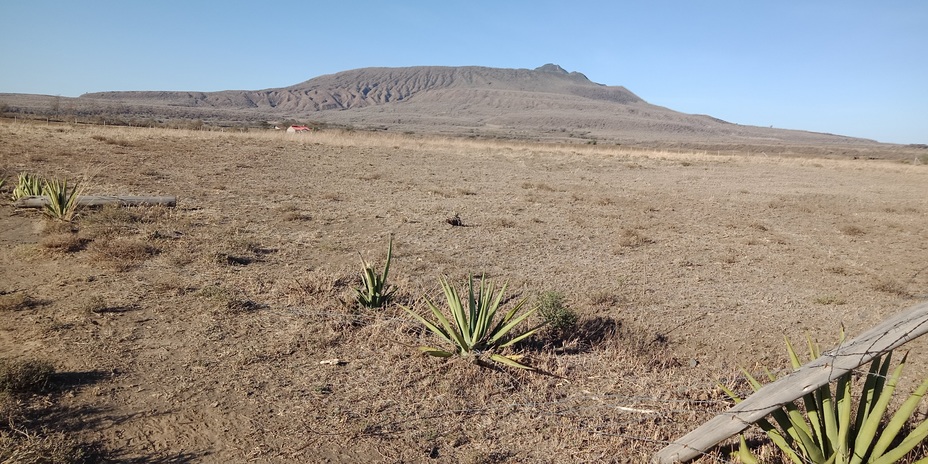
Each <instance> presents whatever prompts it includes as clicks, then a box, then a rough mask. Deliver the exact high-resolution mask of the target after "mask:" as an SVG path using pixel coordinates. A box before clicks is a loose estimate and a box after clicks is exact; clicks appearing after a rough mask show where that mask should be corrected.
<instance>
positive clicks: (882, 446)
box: [871, 358, 928, 459]
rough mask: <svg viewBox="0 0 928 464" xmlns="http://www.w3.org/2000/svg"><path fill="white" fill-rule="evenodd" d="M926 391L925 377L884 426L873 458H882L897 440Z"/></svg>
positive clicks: (926, 382)
mask: <svg viewBox="0 0 928 464" xmlns="http://www.w3.org/2000/svg"><path fill="white" fill-rule="evenodd" d="M904 362H905V358H903V361H901V362H900V365H901V363H904ZM926 392H928V379H925V381H924V382H922V383H921V385H919V386H918V388H916V389H915V391H914V392H912V394H911V395H909V397H908V398H907V399H906V400H905V402H903V403H902V405H900V406H899V409H897V410H896V413H895V414H893V417H892V419H890V421H889V422H888V423H887V424H886V426H885V427H884V429H883V432H882V433H881V434H880V439H879V440H878V441H877V443H876V445H874V447H873V453H872V454H871V459H876V458H880V457H882V456H883V454H884V453H886V450H887V449H888V448H889V445H891V444H892V442H893V441H895V439H896V436H897V435H898V434H899V431H900V430H902V427H903V426H905V424H906V423H907V422H908V421H909V420H910V419H911V418H912V415H913V414H915V411H916V410H917V409H918V405H919V404H920V403H921V401H922V398H923V397H924V396H925V393H926ZM910 436H911V434H910Z"/></svg>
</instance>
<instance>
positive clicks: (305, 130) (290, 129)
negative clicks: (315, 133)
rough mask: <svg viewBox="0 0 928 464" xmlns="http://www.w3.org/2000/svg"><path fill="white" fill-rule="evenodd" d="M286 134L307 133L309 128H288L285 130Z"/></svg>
mask: <svg viewBox="0 0 928 464" xmlns="http://www.w3.org/2000/svg"><path fill="white" fill-rule="evenodd" d="M287 132H288V133H296V132H309V128H308V127H306V126H290V127H288V128H287Z"/></svg>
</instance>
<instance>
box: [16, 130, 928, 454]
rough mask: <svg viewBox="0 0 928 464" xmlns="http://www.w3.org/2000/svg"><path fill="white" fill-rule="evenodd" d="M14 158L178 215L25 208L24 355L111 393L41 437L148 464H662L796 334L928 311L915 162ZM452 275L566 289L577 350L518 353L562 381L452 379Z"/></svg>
mask: <svg viewBox="0 0 928 464" xmlns="http://www.w3.org/2000/svg"><path fill="white" fill-rule="evenodd" d="M107 140H113V141H125V142H126V143H110V142H106V141H107ZM0 142H2V143H0V172H2V173H4V175H5V176H7V178H8V179H9V176H11V175H15V174H16V173H18V172H21V171H28V172H34V173H39V174H42V175H55V176H57V177H61V178H84V179H88V181H87V182H86V184H85V186H86V188H87V189H88V193H93V194H151V195H177V196H178V197H179V200H178V206H177V208H174V209H168V208H160V207H134V208H115V207H112V208H103V209H98V210H85V211H82V213H81V215H80V216H79V217H78V219H77V220H76V221H75V222H74V223H73V227H74V229H70V228H68V229H64V230H62V229H52V228H53V227H63V226H47V225H46V224H51V223H50V222H49V221H48V220H47V219H45V218H44V217H42V215H41V213H38V212H36V211H33V210H21V211H16V210H14V209H13V208H12V207H11V206H10V205H9V204H8V203H7V202H2V206H0V262H2V263H3V267H2V270H0V273H2V274H0V316H2V317H0V358H3V359H43V360H48V361H49V362H51V363H52V364H53V365H54V366H55V367H56V369H57V370H58V371H59V372H62V373H105V375H95V376H91V380H85V381H81V382H72V383H71V384H68V385H66V386H65V387H64V388H63V390H62V389H59V391H66V392H67V393H60V394H55V393H53V394H51V395H52V396H45V397H43V398H46V399H47V404H53V405H54V407H53V408H50V409H48V408H46V409H43V410H41V411H39V413H41V414H44V415H45V416H43V417H54V418H56V419H60V421H59V422H60V423H61V424H63V425H62V426H61V427H57V428H55V427H51V425H49V423H48V422H45V424H46V425H47V426H48V430H47V432H48V433H47V434H46V435H42V436H44V437H51V438H49V439H54V438H55V437H58V438H60V440H59V441H58V442H59V443H65V442H67V443H77V444H88V443H90V444H95V445H93V446H94V447H90V448H87V449H89V450H90V451H87V452H88V453H90V452H91V451H92V452H93V453H103V452H105V453H106V454H107V455H109V456H111V457H115V458H118V459H125V460H127V461H129V462H143V461H159V462H181V461H194V462H244V461H248V460H254V461H259V462H429V461H430V460H431V459H435V460H437V461H438V462H551V461H552V460H556V461H561V462H615V461H619V462H622V461H626V462H641V461H643V460H645V459H647V457H648V456H649V455H650V454H651V453H653V452H655V451H656V450H657V449H659V448H660V447H662V446H663V444H664V443H666V442H668V441H670V440H672V439H674V438H676V437H677V436H679V435H681V434H683V433H685V432H686V431H688V430H689V429H691V428H692V427H693V426H695V425H697V424H699V423H700V422H702V421H704V420H705V419H707V418H708V417H711V416H712V415H713V414H715V413H716V412H717V411H720V410H723V409H725V408H727V407H728V406H729V403H728V401H727V400H725V397H724V394H722V392H721V391H719V390H718V389H717V388H716V386H715V382H716V381H717V380H721V381H723V382H725V383H726V384H727V385H729V386H731V387H732V388H734V389H738V388H740V387H739V385H740V386H741V387H743V386H744V382H743V378H741V376H740V375H739V374H738V371H737V369H738V367H739V366H745V367H747V368H749V369H752V368H753V367H754V366H755V365H757V364H758V363H759V364H763V365H768V366H772V367H783V366H786V365H787V361H786V360H785V359H783V358H782V357H781V355H780V353H782V337H783V336H784V335H788V336H790V337H791V338H792V339H800V338H801V337H803V336H805V335H806V334H809V335H810V336H811V337H812V338H813V339H815V340H817V341H819V342H821V343H823V344H827V343H829V342H830V341H832V340H834V338H835V336H834V334H835V333H837V331H838V329H839V326H840V325H841V324H843V325H844V326H845V327H846V330H847V332H848V334H849V335H851V336H852V335H853V334H855V333H859V332H860V331H862V330H863V329H864V328H867V327H869V326H871V325H873V324H874V323H876V322H878V321H880V320H881V319H883V318H884V317H885V316H887V315H889V314H893V313H895V312H896V311H898V310H899V309H901V308H905V307H907V306H909V305H910V304H911V303H912V302H913V301H914V300H915V299H919V298H925V297H926V296H928V295H926V294H925V288H928V268H926V267H925V266H926V264H925V263H928V247H926V246H925V243H928V235H926V234H928V229H926V228H925V227H924V225H925V223H926V220H928V199H926V198H925V195H924V186H925V185H928V168H926V167H925V166H922V165H912V164H911V163H908V164H906V163H902V162H899V161H892V162H891V161H878V160H867V159H857V160H854V159H840V160H838V159H821V158H817V159H810V158H806V157H777V156H766V157H764V156H760V157H758V156H748V155H744V156H742V155H716V154H714V153H707V152H703V151H686V150H679V151H675V152H670V151H648V150H642V149H627V148H622V147H616V146H607V145H604V144H598V145H545V144H538V143H520V142H503V141H482V140H467V139H459V138H454V139H445V138H439V137H417V136H399V135H392V134H384V133H366V132H360V131H353V132H350V133H348V132H343V131H320V132H317V133H314V134H310V135H306V136H300V137H292V136H287V135H286V134H281V133H275V132H273V131H268V132H260V133H256V132H249V133H238V132H235V133H233V132H226V133H219V132H203V131H186V130H165V129H149V128H122V127H106V128H103V127H90V126H72V125H56V124H50V125H46V124H44V123H42V124H23V123H22V122H16V123H9V122H3V123H0ZM146 173H149V174H146ZM151 173H156V174H157V175H151ZM374 173H376V174H374ZM434 192H443V193H444V194H435V193H434ZM455 214H457V217H458V218H459V219H461V218H462V219H461V225H464V226H465V227H452V226H449V223H447V222H446V220H447V219H451V218H453V217H455V216H454V215H455ZM449 215H450V217H449ZM46 227H50V228H49V230H48V232H47V233H46V234H45V235H43V233H42V230H43V228H46ZM68 227H71V226H68ZM391 234H392V235H393V236H394V242H393V243H394V255H393V262H392V264H391V269H390V281H391V282H390V283H391V284H394V285H396V286H397V287H398V289H399V290H398V292H397V294H395V295H394V299H393V300H394V303H392V305H388V306H387V307H386V308H383V309H378V310H359V309H358V308H357V305H356V304H355V303H354V291H353V288H354V287H356V286H358V285H359V284H360V278H359V276H358V269H357V268H358V265H357V260H358V253H359V252H360V253H361V254H362V255H363V256H382V255H383V251H384V250H383V248H384V243H387V240H388V237H389V236H390V235H391ZM75 240H79V241H80V243H81V246H76V245H75V244H74V243H75ZM378 265H379V264H378ZM441 274H445V275H448V276H449V277H450V278H451V280H452V281H456V282H462V281H464V279H465V278H466V277H467V276H469V275H481V274H486V275H487V276H488V277H489V278H492V279H494V280H496V281H499V282H503V281H508V282H509V283H510V285H509V289H510V290H509V293H512V294H514V295H513V296H514V298H520V297H530V301H534V299H535V297H536V296H537V295H539V294H541V293H542V292H548V291H556V292H558V293H559V294H560V295H562V296H563V300H562V303H563V305H564V306H565V307H568V308H570V310H571V311H572V312H574V313H575V314H576V316H577V318H576V321H575V325H573V326H572V327H571V328H570V330H567V329H564V331H563V332H561V335H557V336H562V337H564V340H563V341H562V342H561V343H558V342H557V341H556V340H552V339H551V337H552V336H555V335H552V333H553V332H545V334H544V335H541V336H538V337H535V338H534V339H533V340H530V341H529V342H527V343H524V344H522V345H520V346H519V347H517V351H520V352H522V353H524V354H526V355H527V357H526V358H525V360H526V362H528V363H530V364H531V365H532V366H535V367H537V368H539V369H540V370H541V371H543V373H542V374H538V373H529V372H521V371H514V370H509V369H506V368H501V369H486V368H480V367H478V366H476V365H474V364H472V363H469V362H467V361H466V360H462V359H452V360H441V359H436V358H426V357H424V356H422V355H420V354H419V353H418V352H417V351H416V350H415V347H416V346H418V345H426V344H427V345H433V344H437V343H440V342H439V341H438V340H436V339H435V338H433V337H431V336H430V335H429V334H428V333H427V331H425V330H423V329H422V327H421V326H419V325H418V324H416V323H415V322H414V321H412V320H410V318H409V317H408V316H407V315H405V314H404V313H403V311H402V310H401V309H400V308H399V307H398V306H396V305H399V304H402V305H408V306H412V307H414V308H416V309H418V310H423V309H424V307H422V306H421V305H422V303H421V297H422V296H423V295H428V296H429V297H430V298H431V299H432V300H436V299H438V298H439V297H440V292H441V290H440V288H439V287H438V285H437V283H436V282H437V276H439V275H441ZM910 345H911V346H909V347H910V348H911V349H912V350H913V352H915V353H921V354H922V355H920V356H911V357H910V362H909V364H910V365H909V368H908V369H909V370H908V373H909V375H911V376H912V377H913V378H918V377H922V376H925V375H928V363H926V361H925V360H926V359H928V356H924V354H926V353H928V343H926V341H924V340H919V341H916V342H914V343H912V344H910ZM335 359H337V360H339V361H338V362H332V360H335ZM323 361H326V362H325V363H322V362H323ZM82 378H83V377H82ZM42 394H43V395H49V393H42ZM36 398H37V397H35V398H24V399H22V401H25V402H26V404H27V406H28V405H29V404H32V405H39V404H46V403H41V402H42V401H46V400H41V399H36ZM41 414H40V416H41ZM30 417H34V418H35V417H39V416H30ZM30 420H33V419H30ZM34 420H35V422H31V424H33V426H34V427H33V428H32V429H31V430H32V431H34V432H35V433H40V432H41V430H42V424H41V423H40V422H41V421H40V420H39V419H34ZM59 422H56V423H59ZM17 423H20V422H17ZM65 426H66V427H65ZM4 430H7V429H0V438H3V437H4V436H7V435H2V434H3V433H5V432H4ZM30 433H33V432H30ZM35 436H36V437H40V435H35ZM37 439H38V438H37ZM68 440H71V441H68ZM0 445H2V442H0ZM81 446H83V445H81ZM88 446H89V445H88ZM82 449H83V448H82ZM724 453H725V452H724V451H717V452H716V455H718V456H725V454H724ZM768 455H769V453H768ZM706 461H707V462H713V459H712V458H706Z"/></svg>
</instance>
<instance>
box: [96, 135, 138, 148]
mask: <svg viewBox="0 0 928 464" xmlns="http://www.w3.org/2000/svg"><path fill="white" fill-rule="evenodd" d="M90 138H92V139H94V140H97V141H100V142H103V143H106V144H109V145H116V146H118V147H124V148H125V147H131V146H133V145H135V144H134V143H133V142H132V141H131V140H129V139H126V138H119V137H107V136H105V135H100V134H96V135H92V136H90Z"/></svg>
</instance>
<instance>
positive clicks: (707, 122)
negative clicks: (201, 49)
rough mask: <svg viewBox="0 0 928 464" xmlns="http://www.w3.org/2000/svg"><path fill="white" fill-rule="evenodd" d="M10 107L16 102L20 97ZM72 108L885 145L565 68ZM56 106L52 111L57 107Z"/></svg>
mask: <svg viewBox="0 0 928 464" xmlns="http://www.w3.org/2000/svg"><path fill="white" fill-rule="evenodd" d="M0 98H5V99H6V101H11V100H12V99H13V98H14V97H11V96H9V95H7V96H3V95H0ZM64 100H66V101H63V102H62V103H61V104H62V105H64V106H67V107H69V108H72V109H73V111H74V112H75V113H78V114H85V115H87V114H95V115H103V114H106V115H108V116H110V117H111V118H112V116H117V117H119V118H121V119H123V120H125V119H130V118H131V119H136V120H139V119H141V120H144V121H154V123H158V122H159V121H167V120H174V121H176V120H178V119H181V120H184V119H186V120H199V121H202V122H203V123H205V124H208V125H219V126H240V125H245V126H248V125H252V126H254V125H258V126H261V125H266V124H271V125H274V124H287V123H289V122H302V123H317V124H328V125H334V126H342V127H353V128H358V129H370V130H388V131H397V132H404V133H429V134H436V135H449V136H467V137H502V138H517V139H533V140H539V141H559V142H577V141H580V142H585V143H596V142H599V141H602V142H609V143H621V144H627V145H635V144H637V145H650V146H691V147H716V146H751V147H759V149H758V150H756V151H758V152H761V151H765V150H766V149H765V148H764V147H767V146H770V145H781V146H787V145H792V146H799V145H802V146H813V145H815V146H823V145H828V146H830V145H851V144H853V145H861V144H863V145H869V144H878V142H875V141H872V140H867V139H861V138H855V137H849V136H844V135H834V134H824V133H817V132H809V131H802V130H788V129H775V128H772V127H758V126H747V125H741V124H737V123H733V122H727V121H723V120H721V119H718V118H715V117H713V116H709V115H701V114H687V113H681V112H678V111H674V110H672V109H669V108H665V107H662V106H658V105H653V104H651V103H648V102H647V101H645V100H644V99H642V98H641V97H639V96H638V95H636V94H635V93H633V92H631V91H630V90H628V89H627V88H625V87H623V86H616V85H604V84H600V83H596V82H593V81H591V80H590V79H589V78H587V76H586V75H584V74H582V73H580V72H576V71H573V72H569V71H567V70H565V69H564V68H562V67H561V66H559V65H557V64H554V63H548V64H545V65H542V66H539V67H537V68H535V69H526V68H492V67H485V66H412V67H369V68H358V69H352V70H347V71H341V72H337V73H333V74H326V75H321V76H317V77H314V78H312V79H309V80H306V81H303V82H300V83H297V84H294V85H290V86H287V87H279V88H267V89H262V90H224V91H218V92H198V91H114V92H95V93H87V94H84V95H81V96H80V97H78V98H71V99H64ZM6 101H4V103H5V102H6ZM40 105H41V104H35V106H34V108H35V107H38V106H40ZM44 105H46V107H45V110H46V111H47V109H48V106H47V105H48V103H44ZM53 105H54V106H57V103H53ZM8 106H9V105H8ZM40 109H41V108H40ZM97 117H101V116H97ZM288 121H289V122H288Z"/></svg>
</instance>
